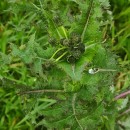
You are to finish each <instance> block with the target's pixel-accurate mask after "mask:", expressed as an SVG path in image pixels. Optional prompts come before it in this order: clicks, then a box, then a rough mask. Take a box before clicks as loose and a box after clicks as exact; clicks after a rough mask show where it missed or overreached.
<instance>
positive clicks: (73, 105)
mask: <svg viewBox="0 0 130 130" xmlns="http://www.w3.org/2000/svg"><path fill="white" fill-rule="evenodd" d="M76 97H77V93H75V94H74V95H73V99H72V109H73V114H74V117H75V120H76V122H77V123H78V125H79V127H80V129H81V130H83V127H82V126H81V124H80V122H79V120H78V118H77V116H76V111H75V100H76Z"/></svg>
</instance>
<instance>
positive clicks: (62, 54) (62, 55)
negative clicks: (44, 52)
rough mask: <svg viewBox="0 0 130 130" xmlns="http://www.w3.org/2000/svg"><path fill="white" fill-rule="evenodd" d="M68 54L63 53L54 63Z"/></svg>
mask: <svg viewBox="0 0 130 130" xmlns="http://www.w3.org/2000/svg"><path fill="white" fill-rule="evenodd" d="M67 53H68V52H64V53H63V54H62V55H61V56H60V57H58V58H57V59H56V60H55V61H56V62H57V61H59V60H60V59H61V58H62V57H63V56H65V55H66V54H67Z"/></svg>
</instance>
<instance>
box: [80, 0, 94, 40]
mask: <svg viewBox="0 0 130 130" xmlns="http://www.w3.org/2000/svg"><path fill="white" fill-rule="evenodd" d="M92 7H93V0H91V3H90V6H89V8H88V12H87V21H86V24H85V27H84V30H83V32H82V35H81V42H83V40H84V36H85V32H86V29H87V26H88V22H89V19H90V14H91V11H92Z"/></svg>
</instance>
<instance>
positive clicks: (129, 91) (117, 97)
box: [114, 90, 130, 100]
mask: <svg viewBox="0 0 130 130" xmlns="http://www.w3.org/2000/svg"><path fill="white" fill-rule="evenodd" d="M128 94H130V90H128V91H127V92H124V93H121V94H119V95H117V96H116V97H115V98H114V99H115V100H118V99H120V98H123V97H125V96H127V95H128Z"/></svg>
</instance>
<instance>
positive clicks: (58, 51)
mask: <svg viewBox="0 0 130 130" xmlns="http://www.w3.org/2000/svg"><path fill="white" fill-rule="evenodd" d="M64 49H66V47H62V48H59V49H58V50H57V51H56V52H55V53H54V54H53V55H52V57H51V58H50V59H53V58H54V57H55V55H56V54H57V53H58V52H59V51H61V50H64Z"/></svg>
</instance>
